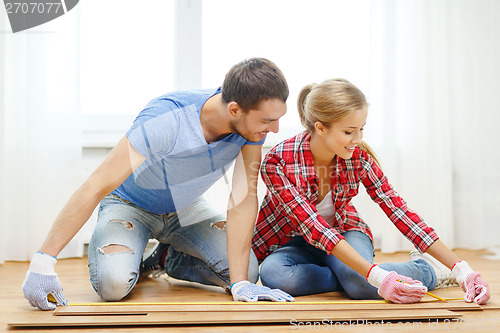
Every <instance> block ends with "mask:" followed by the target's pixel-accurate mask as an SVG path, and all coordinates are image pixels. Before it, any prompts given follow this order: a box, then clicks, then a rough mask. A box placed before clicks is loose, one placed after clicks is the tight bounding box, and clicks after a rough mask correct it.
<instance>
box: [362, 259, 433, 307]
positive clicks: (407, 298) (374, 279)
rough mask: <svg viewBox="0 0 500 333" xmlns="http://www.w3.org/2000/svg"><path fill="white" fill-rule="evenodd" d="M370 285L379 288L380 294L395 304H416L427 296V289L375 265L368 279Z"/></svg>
mask: <svg viewBox="0 0 500 333" xmlns="http://www.w3.org/2000/svg"><path fill="white" fill-rule="evenodd" d="M366 280H367V281H368V283H370V284H371V285H372V286H374V287H376V288H378V294H379V295H380V296H382V297H383V298H384V299H385V300H387V301H391V302H393V303H416V302H420V300H421V299H422V298H423V297H424V296H425V293H426V292H427V287H425V286H424V285H423V284H422V282H420V281H416V280H413V279H411V278H409V277H407V276H404V275H399V274H398V273H396V272H389V271H386V270H385V269H382V268H380V267H378V266H377V265H373V266H372V268H371V269H370V271H369V272H368V277H367V278H366Z"/></svg>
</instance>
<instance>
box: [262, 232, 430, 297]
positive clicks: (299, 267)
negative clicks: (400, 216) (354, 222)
mask: <svg viewBox="0 0 500 333" xmlns="http://www.w3.org/2000/svg"><path fill="white" fill-rule="evenodd" d="M342 235H343V236H344V237H345V239H346V241H347V242H348V243H349V244H350V245H351V246H352V247H353V248H354V249H355V250H356V251H357V252H358V253H359V254H360V255H361V256H362V257H363V258H365V259H366V260H367V261H369V262H370V263H373V257H374V252H373V244H372V242H371V240H370V238H369V237H368V236H367V235H365V234H364V233H362V232H360V231H347V232H345V233H343V234H342ZM380 267H381V268H383V269H385V270H388V271H395V272H397V273H398V274H401V275H405V276H408V277H411V278H412V279H414V280H418V281H420V282H422V283H423V284H424V286H427V288H428V289H429V290H432V289H434V288H435V287H436V274H435V272H434V269H433V268H432V267H431V266H430V265H429V264H428V263H427V261H425V260H423V259H419V260H416V261H408V262H403V263H384V264H380ZM260 278H261V281H262V284H263V285H265V286H267V287H270V288H279V289H281V290H283V291H285V292H287V293H289V294H290V295H292V296H301V295H311V294H318V293H325V292H331V291H342V290H343V291H345V292H346V293H347V294H348V295H349V296H350V297H351V298H354V299H380V298H381V297H380V295H379V294H378V293H377V288H375V287H373V286H372V285H370V284H369V283H368V282H367V281H366V278H365V277H364V276H362V275H361V274H359V273H357V272H355V271H354V270H353V269H352V268H350V267H348V266H347V265H345V264H344V263H342V262H341V261H340V260H339V259H337V258H336V257H335V256H333V255H328V254H327V253H326V252H324V251H322V250H320V249H318V248H316V247H314V246H312V245H310V244H309V243H307V242H306V241H305V240H304V238H303V237H294V238H292V239H291V240H290V241H289V242H288V243H286V244H285V245H284V246H283V247H281V248H279V249H277V250H276V251H274V252H273V253H272V254H271V255H269V256H268V257H267V258H266V259H265V260H264V262H263V263H262V265H261V269H260Z"/></svg>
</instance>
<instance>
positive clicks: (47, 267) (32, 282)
mask: <svg viewBox="0 0 500 333" xmlns="http://www.w3.org/2000/svg"><path fill="white" fill-rule="evenodd" d="M56 262H57V258H56V257H53V256H51V255H48V254H45V253H42V252H37V253H35V255H34V256H33V259H32V260H31V264H30V267H29V269H28V272H27V273H26V278H25V279H24V282H23V293H24V297H25V298H26V299H27V300H28V302H29V303H30V305H31V306H33V307H35V308H39V309H41V310H54V309H55V308H56V307H57V305H56V303H53V302H50V301H49V300H48V298H47V297H48V296H49V294H52V296H53V298H54V299H55V301H56V302H57V304H58V305H66V304H68V301H67V300H66V299H65V298H64V294H63V289H62V286H61V283H59V280H58V279H57V274H56V272H55V271H54V265H55V264H56Z"/></svg>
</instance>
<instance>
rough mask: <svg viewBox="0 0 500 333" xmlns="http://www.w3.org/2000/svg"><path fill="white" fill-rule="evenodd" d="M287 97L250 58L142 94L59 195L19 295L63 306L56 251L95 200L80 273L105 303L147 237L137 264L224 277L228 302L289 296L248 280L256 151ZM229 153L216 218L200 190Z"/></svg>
mask: <svg viewBox="0 0 500 333" xmlns="http://www.w3.org/2000/svg"><path fill="white" fill-rule="evenodd" d="M287 98H288V86H287V83H286V80H285V78H284V76H283V74H282V73H281V71H280V70H279V68H278V67H277V66H276V65H275V64H274V63H272V62H271V61H269V60H266V59H262V58H253V59H249V60H246V61H243V62H241V63H239V64H237V65H235V66H234V67H233V68H232V69H231V70H230V71H229V72H228V74H227V75H226V77H225V79H224V83H223V85H222V88H219V89H217V90H191V91H181V92H174V93H171V94H167V95H164V96H161V97H159V98H157V99H154V100H153V101H151V102H150V103H149V104H148V105H147V106H146V108H145V109H144V110H143V111H142V112H141V113H140V114H139V116H138V117H137V118H136V120H135V121H134V123H133V125H132V127H131V128H130V130H129V131H128V132H127V133H126V135H125V136H124V137H123V138H122V139H121V140H120V141H119V142H118V143H117V145H116V147H115V148H114V149H113V150H112V151H111V153H110V154H109V155H108V156H107V157H106V159H105V160H104V161H103V162H102V164H101V165H100V166H99V167H98V168H97V169H96V170H95V171H94V173H93V174H92V175H91V176H90V177H89V179H88V180H87V181H86V182H85V183H84V184H83V185H82V186H81V187H80V188H79V189H78V190H77V191H76V192H75V193H74V194H73V196H72V197H71V198H70V199H69V201H68V203H67V204H66V205H65V206H64V208H63V209H62V211H61V212H60V214H59V216H58V217H57V218H56V221H55V222H54V225H53V226H52V229H51V230H50V232H49V235H48V236H47V238H46V240H45V242H44V244H43V245H42V247H41V248H40V250H39V251H38V252H37V253H36V254H35V255H34V256H33V259H32V262H31V264H30V268H29V270H28V272H27V274H26V279H25V281H24V284H23V292H24V295H25V297H26V299H27V300H28V301H29V303H30V304H31V305H32V306H34V307H38V308H40V309H43V310H50V309H54V308H55V307H56V304H54V303H51V302H49V301H48V300H47V296H48V294H52V295H53V296H54V298H55V300H56V302H57V304H59V305H65V304H67V301H66V299H65V298H64V295H63V293H62V287H61V285H60V283H59V281H58V279H57V275H56V273H55V271H54V265H55V263H56V261H57V259H56V257H57V255H58V254H59V252H60V251H61V250H62V249H63V248H64V246H66V244H67V243H68V242H69V241H70V240H71V239H72V238H73V237H74V235H75V234H76V233H77V232H78V230H79V229H80V228H81V227H82V226H83V225H84V224H85V222H86V221H87V220H88V218H89V217H90V215H91V213H92V211H93V210H94V209H95V207H96V206H97V205H98V204H99V203H100V208H99V216H98V222H97V225H96V228H95V230H94V233H93V235H92V239H91V241H90V245H89V272H90V280H91V283H92V286H93V287H94V289H95V290H96V292H97V293H98V294H99V295H100V296H101V298H103V299H104V300H107V301H117V300H120V299H122V298H123V297H125V296H126V295H127V294H128V293H129V292H130V290H131V289H132V288H133V287H134V285H135V283H136V282H137V280H138V278H139V276H140V267H141V261H142V254H143V252H144V249H145V246H146V244H147V241H148V239H149V238H156V239H158V240H159V241H160V244H161V245H160V246H159V247H158V249H157V251H155V253H154V254H153V255H152V256H151V257H150V258H148V259H147V260H145V263H144V264H142V268H143V271H150V270H151V269H152V268H158V267H160V268H161V269H164V270H165V271H166V272H167V274H168V275H169V276H172V277H174V278H178V279H183V280H188V281H194V282H199V283H204V284H209V285H219V286H221V287H224V288H229V285H230V284H231V283H232V285H231V287H230V290H231V293H232V294H233V299H234V300H236V301H240V300H242V301H257V300H274V301H291V300H293V298H292V297H291V296H289V295H288V294H286V293H284V292H282V291H280V290H271V289H269V288H266V287H262V286H257V285H256V284H255V282H257V279H258V263H257V260H256V258H255V255H254V254H253V252H252V251H251V239H252V236H253V230H254V227H255V220H256V216H257V210H258V200H257V191H256V184H257V177H258V170H259V165H260V160H261V147H262V144H263V142H264V140H265V137H266V134H267V133H268V132H278V129H279V126H278V120H279V118H280V117H282V116H283V115H284V114H285V112H286V104H285V102H286V99H287ZM233 161H235V169H234V175H233V181H232V190H231V194H230V200H229V203H228V210H227V219H226V217H225V216H224V215H221V214H220V213H218V212H217V211H216V210H215V209H214V208H213V207H211V205H210V204H209V203H208V202H207V201H206V200H204V199H203V198H202V194H203V193H204V192H205V191H206V190H207V189H208V188H209V187H210V186H211V185H212V184H213V183H215V181H217V180H218V179H219V178H220V177H222V176H223V175H224V173H225V170H227V168H228V167H229V165H230V164H231V163H232V162H233ZM224 227H226V228H224ZM226 230H227V236H226ZM226 239H227V243H226ZM250 281H251V282H250Z"/></svg>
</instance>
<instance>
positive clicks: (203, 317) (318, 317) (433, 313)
mask: <svg viewBox="0 0 500 333" xmlns="http://www.w3.org/2000/svg"><path fill="white" fill-rule="evenodd" d="M460 317H461V314H459V313H457V312H452V311H448V310H444V309H412V310H394V311H379V310H363V311H361V310H358V311H350V310H344V311H285V312H281V311H279V312H278V311H253V312H223V311H220V312H207V313H202V312H196V313H193V312H152V313H148V314H146V315H92V316H53V315H51V314H50V313H46V312H32V313H31V315H25V316H23V317H22V318H17V319H13V320H12V321H11V322H10V323H8V326H9V327H11V328H14V327H90V326H150V325H214V324H216V325H224V324H226V325H228V324H264V323H288V324H291V323H293V322H294V323H298V322H311V321H318V322H339V321H342V322H343V321H365V322H366V321H381V320H383V321H401V320H433V319H434V320H435V319H454V318H460Z"/></svg>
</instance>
